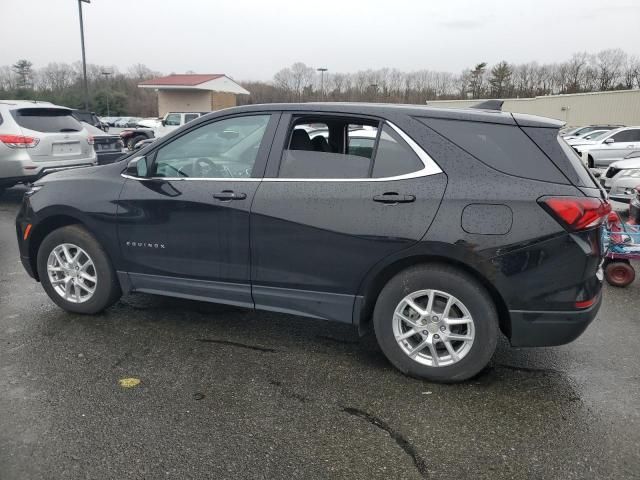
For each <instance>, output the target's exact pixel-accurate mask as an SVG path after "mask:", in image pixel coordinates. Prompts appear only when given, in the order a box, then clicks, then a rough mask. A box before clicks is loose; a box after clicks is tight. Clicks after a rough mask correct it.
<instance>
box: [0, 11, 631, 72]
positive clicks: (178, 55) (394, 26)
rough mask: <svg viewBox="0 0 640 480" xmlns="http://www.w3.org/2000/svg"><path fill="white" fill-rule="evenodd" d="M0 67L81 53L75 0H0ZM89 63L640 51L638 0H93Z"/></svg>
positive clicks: (369, 64) (330, 62) (383, 60)
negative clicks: (0, 20)
mask: <svg viewBox="0 0 640 480" xmlns="http://www.w3.org/2000/svg"><path fill="white" fill-rule="evenodd" d="M0 3H1V6H2V9H1V11H2V13H1V18H2V28H1V29H0V45H2V48H1V49H0V65H7V64H11V63H13V62H15V61H16V60H17V59H19V58H26V59H29V60H31V61H32V62H33V63H34V65H35V66H36V67H41V66H44V65H46V64H47V63H48V62H67V63H72V62H74V61H77V60H79V59H80V42H79V27H78V5H77V1H76V0H0ZM83 7H84V18H85V35H86V48H87V62H89V63H96V64H100V65H115V66H117V67H118V68H119V69H120V70H126V69H127V68H128V67H129V66H130V65H132V64H135V63H143V64H146V65H147V66H148V67H149V68H151V69H153V70H157V71H160V72H164V73H171V72H175V73H184V72H186V71H188V70H193V71H195V72H197V73H226V74H228V75H229V76H231V77H233V78H235V79H236V80H269V79H271V78H272V76H273V74H274V73H275V72H276V71H277V70H279V69H280V68H282V67H285V66H288V65H290V64H292V63H293V62H296V61H301V62H304V63H306V64H308V65H310V66H313V67H319V66H324V67H327V68H328V69H329V71H330V72H338V71H339V72H354V71H357V70H362V69H368V68H372V69H376V68H382V67H395V68H398V69H401V70H406V71H410V70H420V69H430V70H443V71H451V72H456V73H457V72H459V71H460V70H462V69H463V68H465V67H469V66H471V65H473V64H475V63H478V62H480V61H486V62H489V63H490V64H492V63H495V62H498V61H500V60H502V59H505V60H507V61H509V62H516V63H521V62H528V61H533V60H535V61H538V62H540V63H545V62H554V61H560V60H564V59H567V58H569V57H570V55H571V54H572V53H573V52H576V51H585V50H586V51H589V52H597V51H599V50H602V49H605V48H622V49H623V50H625V51H626V52H627V53H630V54H634V55H640V1H638V0H517V1H516V0H428V1H427V0H314V1H304V0H92V2H91V4H83Z"/></svg>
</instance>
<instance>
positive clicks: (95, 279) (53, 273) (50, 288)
mask: <svg viewBox="0 0 640 480" xmlns="http://www.w3.org/2000/svg"><path fill="white" fill-rule="evenodd" d="M38 275H39V277H40V281H41V282H42V286H43V287H44V289H45V291H46V292H47V294H48V295H49V298H51V300H53V301H54V302H55V303H56V304H57V305H58V306H60V307H61V308H63V309H65V310H68V311H70V312H75V313H85V314H94V313H99V312H101V311H102V310H104V309H105V308H107V307H109V306H111V305H112V304H113V303H115V302H116V301H117V300H118V298H120V296H121V295H122V293H121V291H120V285H119V284H118V281H117V279H116V274H115V271H114V270H113V267H112V266H111V262H110V261H109V258H108V257H107V254H106V253H105V251H104V250H103V249H102V247H101V246H100V244H99V243H98V241H97V240H96V239H95V238H94V237H93V236H92V235H91V234H90V233H89V232H87V231H86V230H85V229H84V228H82V227H81V226H79V225H70V226H67V227H62V228H60V229H58V230H54V231H53V232H51V233H50V234H49V235H47V236H46V237H45V239H44V240H43V241H42V244H41V245H40V249H39V250H38Z"/></svg>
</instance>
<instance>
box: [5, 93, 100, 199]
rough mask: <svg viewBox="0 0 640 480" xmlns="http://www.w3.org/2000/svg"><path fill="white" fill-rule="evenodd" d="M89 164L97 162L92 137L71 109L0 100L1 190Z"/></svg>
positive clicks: (39, 103) (45, 104)
mask: <svg viewBox="0 0 640 480" xmlns="http://www.w3.org/2000/svg"><path fill="white" fill-rule="evenodd" d="M91 165H97V159H96V152H95V151H94V149H93V137H91V136H90V135H89V132H87V130H86V129H84V128H83V126H82V125H81V124H80V122H78V121H77V120H76V119H75V118H73V116H72V111H71V110H70V109H68V108H65V107H60V106H57V105H53V104H51V103H48V102H34V101H24V100H0V193H2V191H4V189H6V188H9V187H12V186H13V185H16V184H18V183H28V182H32V181H34V180H36V179H37V178H39V177H41V176H42V175H45V174H47V173H49V172H52V171H57V170H64V169H68V168H77V167H85V166H91Z"/></svg>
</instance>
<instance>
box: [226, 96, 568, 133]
mask: <svg viewBox="0 0 640 480" xmlns="http://www.w3.org/2000/svg"><path fill="white" fill-rule="evenodd" d="M226 111H228V112H229V113H231V111H235V112H238V113H241V112H269V111H296V112H301V113H304V112H314V113H315V112H318V113H336V114H338V113H339V114H355V115H372V116H385V114H389V115H394V114H400V115H403V114H404V115H408V116H418V117H431V118H442V119H448V120H471V121H477V122H486V123H501V124H507V125H516V124H517V125H520V126H530V127H553V128H560V127H561V126H562V125H564V122H561V121H559V120H554V119H551V118H545V117H538V116H535V115H527V114H522V113H509V112H502V111H499V110H480V109H474V108H438V107H431V106H426V105H408V104H391V103H349V102H344V103H343V102H315V103H314V102H310V103H267V104H254V105H245V106H241V107H232V108H230V109H227V110H226ZM218 112H220V111H218Z"/></svg>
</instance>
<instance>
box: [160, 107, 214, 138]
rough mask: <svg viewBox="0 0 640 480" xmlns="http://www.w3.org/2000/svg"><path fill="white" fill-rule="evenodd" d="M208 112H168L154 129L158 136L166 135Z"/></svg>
mask: <svg viewBox="0 0 640 480" xmlns="http://www.w3.org/2000/svg"><path fill="white" fill-rule="evenodd" d="M206 114H207V112H168V113H166V114H165V115H164V117H162V119H161V120H160V125H159V126H157V127H155V128H154V129H153V133H154V136H155V137H156V138H160V137H164V136H165V135H166V134H168V133H170V132H173V131H174V130H176V129H178V128H180V127H181V126H183V125H185V124H187V123H189V122H191V121H193V120H195V119H196V118H199V117H201V116H202V115H206Z"/></svg>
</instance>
